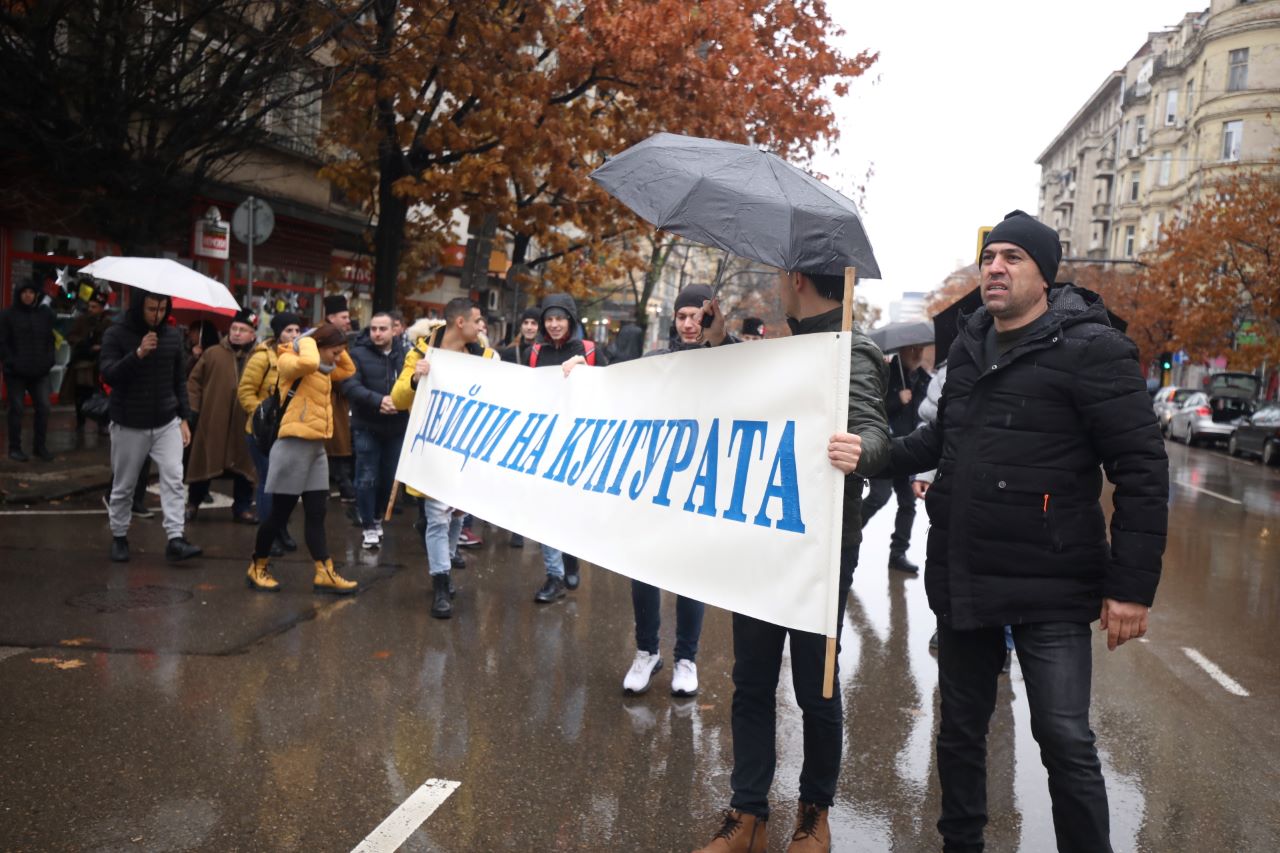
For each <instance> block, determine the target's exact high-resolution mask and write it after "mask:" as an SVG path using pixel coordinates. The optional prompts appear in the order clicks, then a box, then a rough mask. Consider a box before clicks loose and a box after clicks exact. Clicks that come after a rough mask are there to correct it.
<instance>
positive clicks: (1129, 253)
mask: <svg viewBox="0 0 1280 853" xmlns="http://www.w3.org/2000/svg"><path fill="white" fill-rule="evenodd" d="M1133 230H1134V229H1133V226H1132V225H1126V226H1125V227H1124V256H1125V257H1126V258H1132V257H1133V237H1134V234H1133Z"/></svg>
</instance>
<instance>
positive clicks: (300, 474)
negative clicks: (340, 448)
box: [246, 323, 357, 595]
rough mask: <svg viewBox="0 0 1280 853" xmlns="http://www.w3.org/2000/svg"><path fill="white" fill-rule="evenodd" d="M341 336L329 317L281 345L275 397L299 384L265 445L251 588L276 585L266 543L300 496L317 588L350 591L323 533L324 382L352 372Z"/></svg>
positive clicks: (328, 418)
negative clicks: (265, 504)
mask: <svg viewBox="0 0 1280 853" xmlns="http://www.w3.org/2000/svg"><path fill="white" fill-rule="evenodd" d="M346 350H347V337H346V335H344V334H343V333H342V331H341V330H340V329H339V328H338V327H337V326H334V325H333V324H331V323H325V324H323V325H321V326H318V327H317V328H316V329H315V330H313V331H312V332H310V333H309V334H306V335H303V336H302V337H300V338H298V339H297V340H295V341H294V342H293V343H292V344H284V345H281V346H280V348H279V351H278V359H277V369H278V370H279V373H280V398H281V404H282V405H283V403H284V402H285V399H286V398H287V397H288V394H289V389H290V388H292V387H293V383H294V382H295V381H296V382H298V390H297V391H296V392H295V393H294V396H293V399H292V400H290V401H289V404H288V406H287V407H286V408H285V411H284V416H283V417H282V418H281V419H280V433H279V437H278V438H277V439H276V442H275V444H273V445H272V446H271V456H270V459H269V460H268V464H267V486H266V488H267V492H269V493H270V494H271V514H270V515H269V516H268V517H267V518H266V519H264V520H263V522H262V525H261V526H259V527H258V539H257V542H256V543H255V544H254V549H253V562H251V563H250V564H249V572H248V576H247V577H246V581H247V583H248V584H249V587H250V589H255V590H261V591H266V592H275V591H277V590H278V589H280V584H279V582H277V581H276V579H275V578H273V577H272V576H271V572H270V570H269V562H270V559H271V543H272V542H274V541H275V540H276V537H277V536H278V535H279V533H280V531H281V530H283V529H284V527H285V525H286V524H288V522H289V516H290V514H292V512H293V508H294V507H295V506H296V505H297V503H298V499H299V498H301V499H302V511H303V513H304V515H305V522H304V529H303V532H304V538H305V539H306V541H307V550H309V551H310V552H311V559H313V560H315V564H316V574H315V580H314V581H313V583H312V587H313V589H315V591H316V592H332V593H337V594H339V595H346V594H349V593H353V592H355V591H356V589H357V584H356V583H355V581H349V580H347V579H345V578H343V577H341V576H340V575H339V574H338V573H337V572H336V571H335V570H334V568H333V560H332V559H331V558H330V557H329V546H328V543H327V542H326V541H325V535H324V516H325V507H326V505H327V504H328V501H329V459H328V457H327V456H325V452H324V443H325V440H326V439H328V438H329V437H331V436H332V435H333V406H332V403H331V400H332V399H333V398H332V396H331V395H330V393H329V392H330V389H331V388H332V384H333V383H334V382H341V381H342V380H344V379H346V378H347V377H349V376H351V375H352V374H354V373H355V372H356V368H355V365H354V364H353V363H352V362H351V357H350V356H348V355H347V352H346Z"/></svg>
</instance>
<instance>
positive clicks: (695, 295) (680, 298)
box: [671, 284, 711, 312]
mask: <svg viewBox="0 0 1280 853" xmlns="http://www.w3.org/2000/svg"><path fill="white" fill-rule="evenodd" d="M709 299H711V288H710V287H708V286H707V285H705V284H691V285H689V286H688V287H686V288H685V289H684V290H682V291H680V292H679V293H678V294H676V305H675V307H674V308H672V309H671V310H672V312H675V311H679V310H680V309H681V308H701V307H702V303H703V302H706V301H707V300H709Z"/></svg>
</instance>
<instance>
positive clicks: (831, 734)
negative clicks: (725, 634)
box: [729, 546, 858, 817]
mask: <svg viewBox="0 0 1280 853" xmlns="http://www.w3.org/2000/svg"><path fill="white" fill-rule="evenodd" d="M857 562H858V548H857V546H854V547H852V548H846V549H845V550H844V551H842V552H841V554H840V591H839V602H840V603H839V618H838V619H837V621H836V625H837V628H836V639H837V642H836V647H837V649H838V648H839V645H840V643H839V636H840V632H841V627H842V626H843V623H844V605H845V600H846V599H847V598H848V595H849V587H850V585H851V584H852V583H853V569H854V567H855V566H856V565H857ZM788 637H790V639H791V680H792V684H793V685H794V687H795V691H796V703H797V704H798V705H799V706H800V711H801V713H802V714H803V717H804V763H803V764H802V765H801V767H800V800H801V801H802V802H805V803H812V804H814V805H816V806H820V807H825V806H830V805H831V803H832V802H833V800H834V799H835V795H836V781H837V780H838V779H839V778H840V758H841V751H842V749H843V744H844V706H843V704H842V703H841V701H840V681H839V678H840V672H839V670H840V667H839V665H838V664H837V666H836V683H835V690H834V691H832V696H831V698H830V699H824V698H822V677H823V665H824V663H825V660H826V654H827V640H826V637H823V636H822V635H821V634H811V633H809V632H807V631H793V630H790V629H788V628H783V627H781V626H779V625H774V624H772V623H771V622H762V621H760V620H759V619H754V618H752V617H750V616H743V615H742V614H740V613H735V614H733V714H732V721H733V774H732V775H731V776H730V777H729V785H730V787H732V788H733V796H732V797H731V798H730V800H729V806H730V807H731V808H735V809H737V810H739V811H743V812H747V813H748V814H753V815H756V816H757V817H768V816H769V787H770V786H771V785H772V784H773V772H774V768H775V767H776V766H777V760H778V756H777V747H776V744H777V735H776V723H777V707H776V703H777V695H778V675H779V672H780V671H781V669H782V646H783V643H784V642H786V640H787V638H788Z"/></svg>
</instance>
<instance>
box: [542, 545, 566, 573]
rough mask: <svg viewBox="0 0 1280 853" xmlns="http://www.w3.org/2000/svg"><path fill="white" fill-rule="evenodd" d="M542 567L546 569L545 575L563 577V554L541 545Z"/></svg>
mask: <svg viewBox="0 0 1280 853" xmlns="http://www.w3.org/2000/svg"><path fill="white" fill-rule="evenodd" d="M542 565H544V566H546V567H547V574H549V575H555V576H556V577H558V578H562V577H564V552H562V551H557V550H556V549H555V548H552V547H550V546H549V545H543V546H542Z"/></svg>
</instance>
